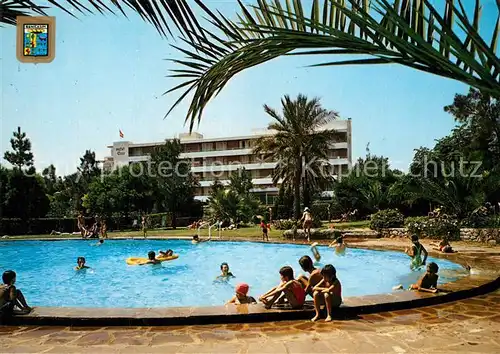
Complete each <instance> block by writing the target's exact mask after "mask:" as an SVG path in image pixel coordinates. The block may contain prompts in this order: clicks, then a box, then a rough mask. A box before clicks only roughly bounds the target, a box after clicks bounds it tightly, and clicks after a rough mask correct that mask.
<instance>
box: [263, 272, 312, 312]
mask: <svg viewBox="0 0 500 354" xmlns="http://www.w3.org/2000/svg"><path fill="white" fill-rule="evenodd" d="M280 278H281V282H280V284H279V285H278V286H276V287H274V288H272V289H271V290H269V291H268V292H267V293H265V294H264V295H262V296H261V297H260V298H259V300H260V301H261V302H262V303H263V304H264V306H265V307H266V309H269V308H271V306H273V305H274V303H276V302H277V303H283V302H284V300H285V299H286V300H287V301H288V304H289V305H290V306H291V308H292V309H300V308H302V307H303V306H304V301H305V299H306V293H305V292H304V289H303V288H302V285H301V283H300V282H299V281H297V280H295V279H294V277H293V269H292V267H289V266H285V267H282V268H281V269H280Z"/></svg>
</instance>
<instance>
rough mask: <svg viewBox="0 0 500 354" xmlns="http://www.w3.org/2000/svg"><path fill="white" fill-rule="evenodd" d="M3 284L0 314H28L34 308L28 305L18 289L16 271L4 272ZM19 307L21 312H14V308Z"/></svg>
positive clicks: (0, 297) (0, 293)
mask: <svg viewBox="0 0 500 354" xmlns="http://www.w3.org/2000/svg"><path fill="white" fill-rule="evenodd" d="M2 281H3V284H2V285H0V315H1V316H10V315H12V314H14V313H18V314H20V315H24V314H28V313H30V312H31V310H32V308H31V307H30V306H28V303H27V302H26V299H25V298H24V295H23V293H22V292H21V290H19V289H16V287H15V286H14V284H15V283H16V272H14V271H13V270H7V271H5V272H4V273H3V274H2ZM15 307H17V308H19V310H20V312H14V308H15Z"/></svg>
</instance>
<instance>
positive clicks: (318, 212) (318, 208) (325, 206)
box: [311, 202, 331, 220]
mask: <svg viewBox="0 0 500 354" xmlns="http://www.w3.org/2000/svg"><path fill="white" fill-rule="evenodd" d="M329 209H330V213H331V204H330V203H324V202H323V203H313V204H312V205H311V213H312V215H313V216H314V219H315V220H316V219H318V220H328V216H329V215H328V211H329ZM330 218H331V215H330Z"/></svg>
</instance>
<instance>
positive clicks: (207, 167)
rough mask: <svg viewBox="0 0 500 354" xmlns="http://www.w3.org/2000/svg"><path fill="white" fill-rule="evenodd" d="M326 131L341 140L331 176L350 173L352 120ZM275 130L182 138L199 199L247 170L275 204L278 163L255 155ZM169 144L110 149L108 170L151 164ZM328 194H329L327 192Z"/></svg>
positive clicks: (265, 199)
mask: <svg viewBox="0 0 500 354" xmlns="http://www.w3.org/2000/svg"><path fill="white" fill-rule="evenodd" d="M322 129H334V130H336V131H337V132H338V138H337V139H336V140H335V141H332V142H331V145H330V149H329V151H328V158H329V161H328V162H329V163H330V165H331V173H332V175H333V176H334V177H336V176H339V175H341V174H342V173H346V172H347V170H348V169H349V168H350V167H351V163H352V153H351V120H350V119H348V120H336V121H333V122H332V123H330V124H328V125H327V126H324V127H323V128H322ZM273 134H274V132H273V131H271V130H267V129H264V130H256V131H253V132H252V134H250V135H246V136H232V137H224V138H205V137H204V136H203V135H201V134H199V133H192V134H179V136H178V139H179V140H180V142H181V145H182V149H183V152H182V154H181V158H182V159H187V160H189V161H190V162H191V171H192V172H193V174H194V175H195V176H196V177H197V178H198V181H199V184H200V185H199V187H198V188H197V189H196V192H195V195H196V197H195V198H196V199H198V200H201V201H206V200H207V198H208V195H209V193H210V190H211V186H212V184H213V182H214V180H215V179H218V180H219V181H220V182H221V183H222V184H223V185H227V184H228V183H229V176H230V174H231V173H232V172H234V171H236V170H237V169H238V168H243V167H244V168H245V169H246V170H247V171H249V172H250V173H251V175H252V182H253V184H254V189H253V190H252V192H254V193H256V194H257V195H258V197H259V198H260V200H261V202H262V203H265V204H273V203H274V198H275V197H276V195H277V194H278V190H279V188H278V186H275V185H273V182H272V178H271V175H272V172H273V169H274V168H275V167H276V164H277V162H268V161H265V162H263V161H262V159H261V158H260V156H257V155H256V154H254V153H253V151H252V148H253V147H254V144H255V141H256V139H258V138H259V137H262V136H268V135H273ZM164 144H165V142H155V143H140V144H134V143H132V142H130V141H117V142H114V143H113V145H111V146H108V148H110V149H111V156H109V157H105V159H104V162H103V168H104V169H108V170H110V169H113V168H115V167H119V166H124V165H128V164H131V163H135V162H142V161H147V160H149V158H150V155H151V153H152V152H153V151H154V149H155V148H157V147H159V146H162V145H164ZM326 192H327V191H326Z"/></svg>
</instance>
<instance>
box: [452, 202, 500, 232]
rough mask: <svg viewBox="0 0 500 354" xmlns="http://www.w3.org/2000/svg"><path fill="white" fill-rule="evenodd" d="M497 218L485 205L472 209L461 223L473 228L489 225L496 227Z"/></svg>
mask: <svg viewBox="0 0 500 354" xmlns="http://www.w3.org/2000/svg"><path fill="white" fill-rule="evenodd" d="M496 219H497V218H496V217H495V216H492V215H490V213H489V212H488V209H487V208H486V207H484V206H481V207H479V208H477V209H475V210H474V211H472V212H471V213H470V214H469V215H468V216H467V218H465V219H464V220H462V222H461V224H462V226H464V227H471V228H487V227H496V225H497V220H496Z"/></svg>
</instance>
